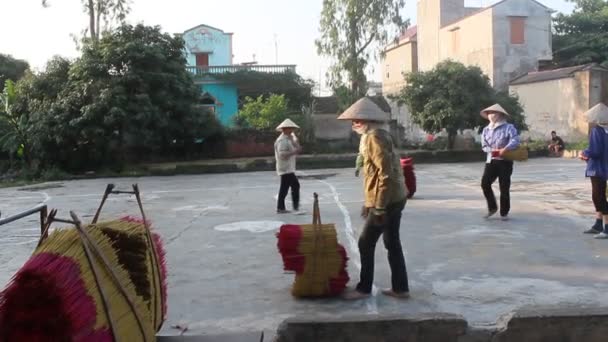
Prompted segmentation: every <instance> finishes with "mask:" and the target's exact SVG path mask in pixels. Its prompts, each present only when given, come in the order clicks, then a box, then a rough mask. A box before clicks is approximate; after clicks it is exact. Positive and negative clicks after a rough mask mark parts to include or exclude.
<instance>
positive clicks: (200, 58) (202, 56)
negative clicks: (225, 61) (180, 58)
mask: <svg viewBox="0 0 608 342" xmlns="http://www.w3.org/2000/svg"><path fill="white" fill-rule="evenodd" d="M196 66H202V67H206V66H209V54H208V53H197V54H196Z"/></svg>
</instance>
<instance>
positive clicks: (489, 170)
mask: <svg viewBox="0 0 608 342" xmlns="http://www.w3.org/2000/svg"><path fill="white" fill-rule="evenodd" d="M511 174H513V162H512V161H510V160H496V159H492V162H490V163H489V164H488V163H486V168H485V170H484V171H483V177H481V189H483V195H484V196H485V197H486V202H488V210H489V211H494V210H497V209H498V206H497V205H496V197H494V191H492V183H494V182H495V181H496V178H498V184H499V185H500V216H507V215H508V214H509V210H510V209H511V199H510V196H509V191H510V188H511Z"/></svg>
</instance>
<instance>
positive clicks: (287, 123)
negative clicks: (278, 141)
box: [277, 119, 300, 131]
mask: <svg viewBox="0 0 608 342" xmlns="http://www.w3.org/2000/svg"><path fill="white" fill-rule="evenodd" d="M283 128H300V126H298V125H296V123H295V122H293V121H291V120H290V119H285V120H284V121H283V122H281V124H280V125H278V126H277V131H281V130H282V129H283Z"/></svg>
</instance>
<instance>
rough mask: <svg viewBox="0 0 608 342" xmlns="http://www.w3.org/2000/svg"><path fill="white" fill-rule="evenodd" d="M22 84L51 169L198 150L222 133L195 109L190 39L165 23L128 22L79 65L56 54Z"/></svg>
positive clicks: (38, 144)
mask: <svg viewBox="0 0 608 342" xmlns="http://www.w3.org/2000/svg"><path fill="white" fill-rule="evenodd" d="M19 83H20V84H18V100H17V105H18V106H19V108H21V109H22V110H23V111H24V112H25V113H28V114H29V116H30V117H31V125H30V127H29V128H28V132H29V134H30V136H31V137H32V139H33V140H34V141H33V149H34V151H35V153H36V155H37V157H39V158H40V159H41V160H42V161H43V163H44V165H43V166H45V167H48V166H50V165H57V166H60V167H62V168H63V169H65V170H68V171H82V170H94V169H98V168H100V167H102V166H112V167H113V168H114V169H115V170H120V168H121V167H122V166H123V165H124V164H125V163H126V162H127V160H128V161H131V160H133V159H135V160H137V159H139V158H142V157H143V158H145V156H149V155H160V154H167V153H173V152H175V151H176V149H179V150H182V151H185V150H192V149H193V148H194V144H195V141H196V140H201V139H204V138H206V137H209V136H211V135H214V134H217V133H218V132H219V131H220V130H221V128H220V125H219V124H218V123H217V121H216V120H215V117H213V116H210V115H205V114H204V113H202V112H201V111H200V110H198V109H197V107H196V104H197V102H198V100H199V97H200V93H199V89H198V88H197V87H196V86H195V85H194V83H193V82H192V79H191V77H190V74H189V73H188V72H187V71H186V68H185V59H184V57H183V40H181V39H180V38H177V37H172V36H170V35H169V34H165V33H162V32H161V31H160V28H159V27H148V26H143V25H137V26H130V25H124V26H121V27H120V28H118V29H117V30H115V31H114V32H112V33H111V34H107V35H105V36H104V37H102V38H101V39H100V41H99V42H97V43H95V44H85V45H84V47H83V49H82V56H81V57H80V58H79V59H77V60H75V61H74V62H73V63H70V62H69V61H66V60H64V59H61V58H56V59H54V60H52V61H50V62H49V64H48V65H47V69H46V71H45V72H44V73H41V74H39V75H32V76H31V77H26V78H25V79H24V80H22V81H20V82H19Z"/></svg>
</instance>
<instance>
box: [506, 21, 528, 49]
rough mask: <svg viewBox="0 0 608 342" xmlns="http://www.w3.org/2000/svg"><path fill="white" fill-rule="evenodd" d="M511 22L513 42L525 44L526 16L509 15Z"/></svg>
mask: <svg viewBox="0 0 608 342" xmlns="http://www.w3.org/2000/svg"><path fill="white" fill-rule="evenodd" d="M509 24H510V26H511V44H523V43H525V41H526V39H525V35H524V33H525V27H526V18H525V17H509Z"/></svg>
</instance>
